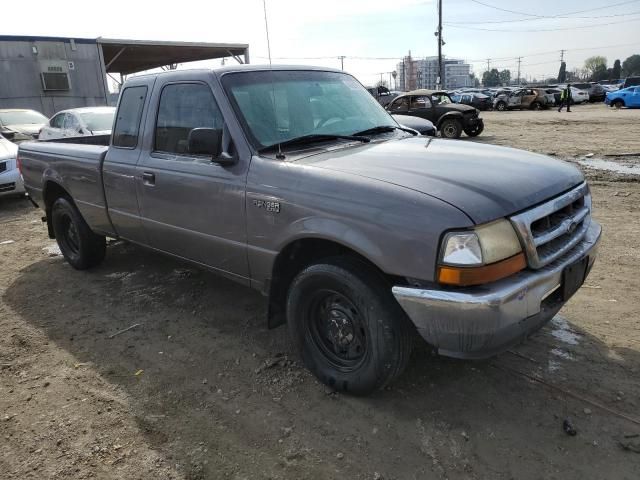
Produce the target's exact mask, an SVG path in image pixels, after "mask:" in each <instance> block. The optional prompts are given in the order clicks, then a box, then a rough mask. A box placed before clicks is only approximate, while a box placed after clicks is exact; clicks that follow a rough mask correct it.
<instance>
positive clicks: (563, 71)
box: [558, 62, 567, 83]
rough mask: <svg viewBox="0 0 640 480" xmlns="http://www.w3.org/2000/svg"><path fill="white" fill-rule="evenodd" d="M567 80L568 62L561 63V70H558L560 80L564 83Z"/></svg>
mask: <svg viewBox="0 0 640 480" xmlns="http://www.w3.org/2000/svg"><path fill="white" fill-rule="evenodd" d="M566 80H567V63H566V62H561V63H560V71H558V82H559V83H564V82H565V81H566Z"/></svg>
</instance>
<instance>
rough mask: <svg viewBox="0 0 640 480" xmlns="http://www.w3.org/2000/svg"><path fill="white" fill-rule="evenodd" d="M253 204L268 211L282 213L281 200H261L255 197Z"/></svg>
mask: <svg viewBox="0 0 640 480" xmlns="http://www.w3.org/2000/svg"><path fill="white" fill-rule="evenodd" d="M253 205H254V206H256V207H258V208H264V209H266V210H267V212H271V213H280V202H273V201H271V200H259V199H257V198H255V199H254V200H253Z"/></svg>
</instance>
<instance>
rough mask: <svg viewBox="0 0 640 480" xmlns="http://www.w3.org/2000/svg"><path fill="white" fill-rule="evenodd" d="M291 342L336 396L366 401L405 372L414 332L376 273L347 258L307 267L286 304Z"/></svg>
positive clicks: (334, 259) (293, 285)
mask: <svg viewBox="0 0 640 480" xmlns="http://www.w3.org/2000/svg"><path fill="white" fill-rule="evenodd" d="M287 322H288V326H289V332H290V335H291V338H292V339H293V341H294V342H295V345H296V347H297V349H298V351H299V353H300V355H301V357H302V359H303V361H304V363H305V365H306V366H307V368H308V369H309V370H310V371H311V372H312V373H313V374H314V375H315V376H316V377H317V378H318V379H319V380H320V381H321V382H323V383H325V384H326V385H329V386H330V387H332V388H335V389H336V390H338V391H343V392H349V393H353V394H356V395H366V394H368V393H371V392H373V391H375V390H378V389H381V388H383V387H384V386H386V385H388V384H389V383H390V382H391V381H393V380H394V379H395V378H396V377H397V376H398V375H400V373H401V372H402V371H403V370H404V368H405V367H406V365H407V362H408V360H409V356H410V354H411V348H412V342H413V336H412V332H413V330H412V326H411V323H410V321H409V319H408V318H407V317H406V315H405V313H404V311H402V309H401V308H400V306H399V305H398V303H397V302H396V301H395V299H394V298H393V296H392V294H391V288H390V286H389V285H388V284H387V283H386V281H385V279H384V278H383V277H382V275H381V274H379V273H378V272H377V271H376V270H375V269H373V268H372V267H370V266H369V265H367V264H366V263H364V262H360V261H357V260H353V259H350V258H346V257H336V258H332V259H327V260H325V261H323V262H322V263H318V264H314V265H311V266H310V267H308V268H306V269H305V270H303V271H302V272H300V273H299V274H298V275H297V277H296V278H295V279H294V280H293V282H292V284H291V287H290V289H289V294H288V298H287Z"/></svg>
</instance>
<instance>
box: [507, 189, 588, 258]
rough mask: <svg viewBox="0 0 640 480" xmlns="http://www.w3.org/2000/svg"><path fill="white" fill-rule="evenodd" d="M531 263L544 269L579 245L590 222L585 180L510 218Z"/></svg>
mask: <svg viewBox="0 0 640 480" xmlns="http://www.w3.org/2000/svg"><path fill="white" fill-rule="evenodd" d="M511 222H512V223H513V225H514V226H515V227H516V230H517V232H518V235H519V236H520V240H521V241H522V243H523V245H524V247H525V252H526V254H527V259H528V263H529V266H530V267H531V268H542V267H544V266H545V265H548V264H549V263H551V262H553V261H554V260H556V259H557V258H559V257H561V256H562V255H564V254H565V253H566V252H568V251H569V250H571V249H572V248H573V247H574V246H576V245H577V244H578V243H579V242H580V240H582V238H583V237H584V235H585V234H586V232H587V229H588V228H589V223H590V222H591V195H590V193H589V188H588V187H587V184H586V183H583V184H582V185H580V186H578V187H576V188H574V189H573V190H570V191H569V192H567V193H565V194H563V195H560V196H559V197H557V198H554V199H552V200H549V201H548V202H545V203H543V204H542V205H539V206H537V207H535V208H532V209H531V210H527V211H525V212H523V213H520V214H518V215H515V216H513V217H511Z"/></svg>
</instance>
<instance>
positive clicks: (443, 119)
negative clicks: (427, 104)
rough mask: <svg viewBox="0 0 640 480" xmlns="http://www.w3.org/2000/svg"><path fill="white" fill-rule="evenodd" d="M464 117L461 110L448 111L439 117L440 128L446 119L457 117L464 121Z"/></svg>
mask: <svg viewBox="0 0 640 480" xmlns="http://www.w3.org/2000/svg"><path fill="white" fill-rule="evenodd" d="M463 118H464V116H463V115H462V113H460V112H447V113H445V114H444V115H442V116H441V117H440V118H439V119H438V130H440V126H441V125H442V122H444V121H445V120H450V119H456V120H460V122H462V119H463Z"/></svg>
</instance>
